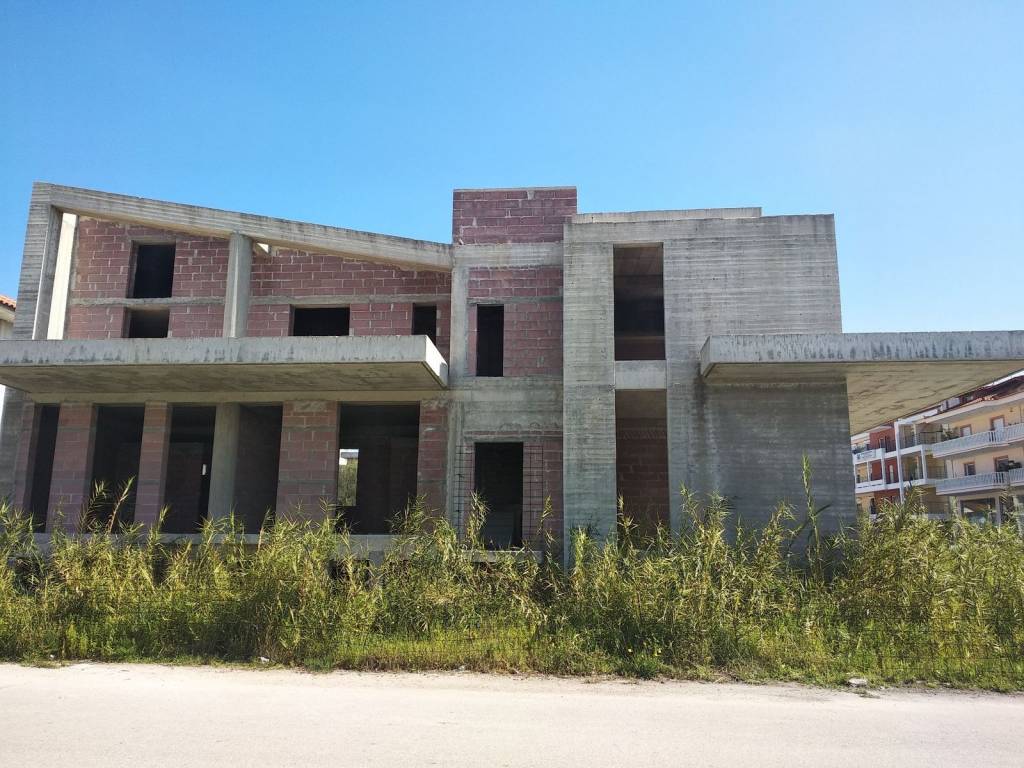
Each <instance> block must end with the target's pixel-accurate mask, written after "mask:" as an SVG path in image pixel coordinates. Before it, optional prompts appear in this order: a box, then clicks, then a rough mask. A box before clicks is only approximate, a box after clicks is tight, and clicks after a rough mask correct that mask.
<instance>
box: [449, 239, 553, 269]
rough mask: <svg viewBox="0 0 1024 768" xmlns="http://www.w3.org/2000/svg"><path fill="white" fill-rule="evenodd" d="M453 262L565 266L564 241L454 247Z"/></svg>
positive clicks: (479, 264)
mask: <svg viewBox="0 0 1024 768" xmlns="http://www.w3.org/2000/svg"><path fill="white" fill-rule="evenodd" d="M452 258H453V260H454V263H455V264H457V265H459V266H465V267H476V266H480V267H547V266H557V267H560V266H562V243H476V244H473V245H455V246H453V247H452Z"/></svg>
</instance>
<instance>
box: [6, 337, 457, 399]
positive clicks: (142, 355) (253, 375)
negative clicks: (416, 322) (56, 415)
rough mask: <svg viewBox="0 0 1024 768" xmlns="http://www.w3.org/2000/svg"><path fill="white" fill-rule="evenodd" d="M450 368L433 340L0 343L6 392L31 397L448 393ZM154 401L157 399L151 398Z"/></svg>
mask: <svg viewBox="0 0 1024 768" xmlns="http://www.w3.org/2000/svg"><path fill="white" fill-rule="evenodd" d="M447 382H448V364H447V363H446V362H445V360H444V358H443V357H442V356H441V353H440V352H438V351H437V348H436V347H435V346H434V345H433V343H431V341H430V339H429V338H428V337H426V336H338V337H328V336H319V337H294V336H289V337H286V338H269V337H268V338H242V339H226V338H196V339H112V340H109V341H107V340H103V341H100V340H66V341H32V342H26V341H2V342H0V383H3V384H7V385H8V386H12V387H16V388H18V389H20V390H23V391H25V392H28V393H29V394H31V395H32V396H33V399H35V400H36V401H38V402H43V401H45V399H46V397H45V395H46V394H47V393H61V394H62V396H65V397H67V396H71V395H73V394H74V393H88V394H89V398H88V400H90V401H91V400H92V399H93V398H94V395H95V394H96V393H102V392H125V391H134V392H137V393H139V396H140V397H145V396H146V395H147V394H149V395H152V393H155V392H164V391H167V390H180V389H191V390H196V391H200V390H235V391H242V392H244V391H253V392H260V391H263V392H267V391H272V390H277V391H284V390H291V391H302V390H310V391H312V390H326V389H335V390H344V389H382V390H407V389H441V388H443V387H444V386H446V385H447ZM149 399H154V398H152V397H150V398H149Z"/></svg>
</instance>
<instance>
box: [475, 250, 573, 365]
mask: <svg viewBox="0 0 1024 768" xmlns="http://www.w3.org/2000/svg"><path fill="white" fill-rule="evenodd" d="M468 294H469V299H470V301H476V302H479V303H493V304H503V305H504V307H505V333H504V354H505V359H504V375H505V376H537V375H559V374H561V372H562V301H561V296H562V270H561V269H560V268H559V267H479V268H474V269H471V270H470V271H469V285H468ZM510 299H514V301H510ZM530 299H537V300H536V301H530ZM476 330H477V329H476V306H474V305H470V312H469V359H470V364H471V366H473V367H474V370H475V366H476V339H477V336H476Z"/></svg>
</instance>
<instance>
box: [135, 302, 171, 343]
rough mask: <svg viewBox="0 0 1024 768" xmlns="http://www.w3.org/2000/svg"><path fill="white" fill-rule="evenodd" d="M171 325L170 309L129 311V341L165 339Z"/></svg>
mask: <svg viewBox="0 0 1024 768" xmlns="http://www.w3.org/2000/svg"><path fill="white" fill-rule="evenodd" d="M170 323H171V310H170V309H129V310H128V338H129V339H166V338H167V333H168V330H169V328H170Z"/></svg>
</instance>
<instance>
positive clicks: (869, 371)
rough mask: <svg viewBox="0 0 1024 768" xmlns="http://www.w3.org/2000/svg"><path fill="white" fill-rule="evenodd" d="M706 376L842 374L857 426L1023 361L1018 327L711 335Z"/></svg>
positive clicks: (723, 379)
mask: <svg viewBox="0 0 1024 768" xmlns="http://www.w3.org/2000/svg"><path fill="white" fill-rule="evenodd" d="M700 368H701V374H702V375H703V376H704V378H705V379H706V380H707V381H708V382H711V383H712V384H723V383H728V384H737V383H742V384H755V383H761V384H767V383H774V382H800V383H809V382H815V381H836V380H842V379H845V380H846V383H847V391H848V397H849V408H850V429H851V430H852V431H853V432H860V431H862V430H865V429H868V428H870V427H873V426H875V425H876V424H881V423H883V422H886V421H892V420H893V419H895V418H899V417H900V416H905V415H907V414H908V413H913V412H914V411H917V410H920V409H921V408H925V407H927V406H929V405H931V404H933V403H936V402H938V401H940V400H944V399H945V398H947V397H953V396H955V395H958V394H960V393H961V392H965V391H967V390H969V389H973V388H975V387H978V386H980V385H982V384H985V383H986V382H989V381H994V380H996V379H999V378H1001V377H1003V376H1006V375H1008V374H1010V373H1013V372H1014V371H1017V370H1019V369H1021V368H1024V331H971V332H955V333H799V334H750V335H738V336H729V335H713V336H710V337H709V338H708V339H707V341H706V342H705V344H704V346H703V348H702V349H701V353H700Z"/></svg>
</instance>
